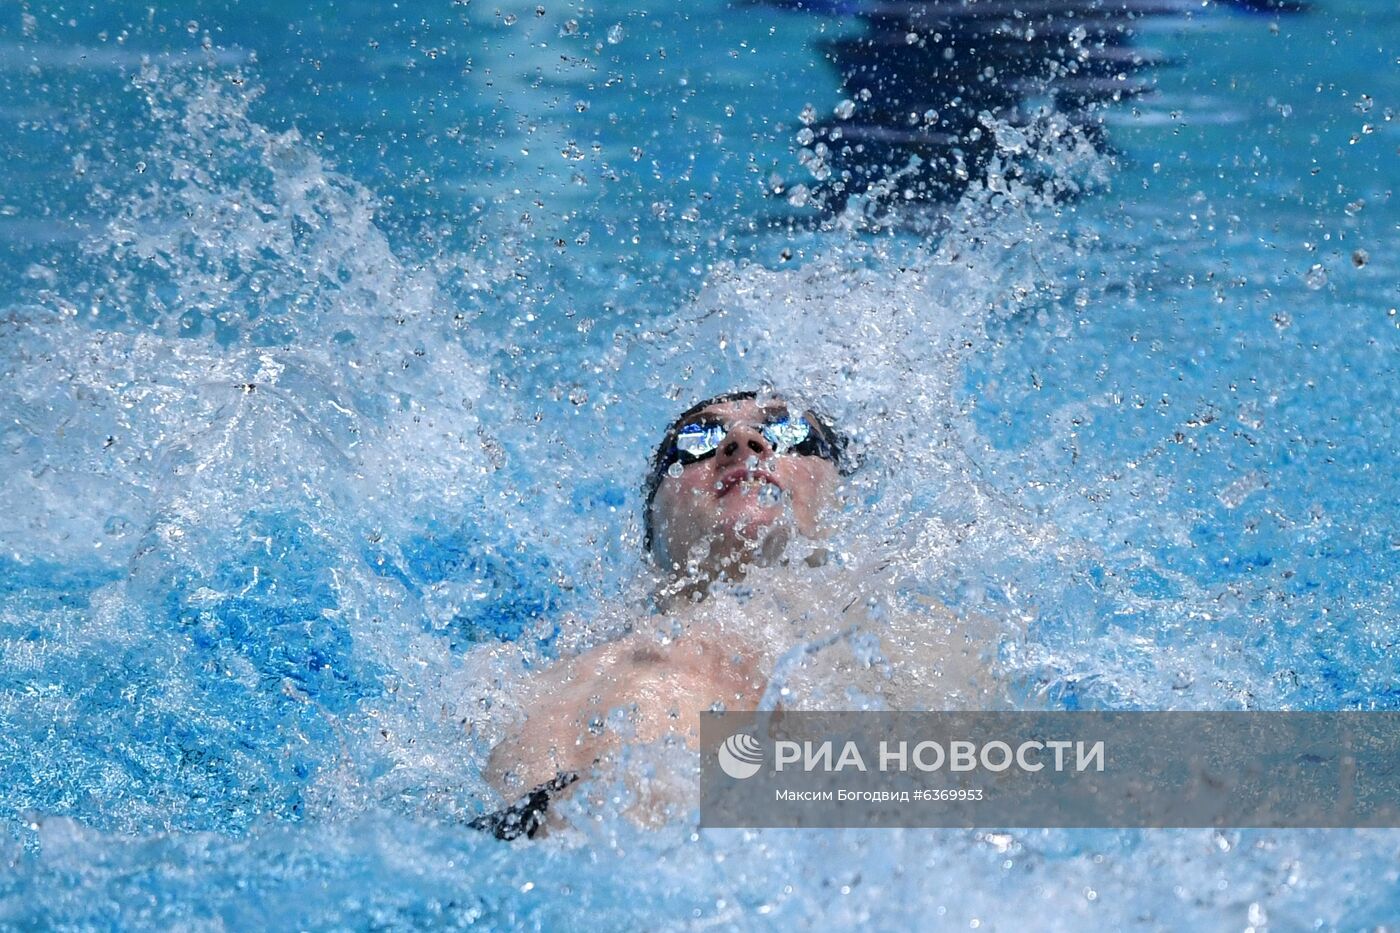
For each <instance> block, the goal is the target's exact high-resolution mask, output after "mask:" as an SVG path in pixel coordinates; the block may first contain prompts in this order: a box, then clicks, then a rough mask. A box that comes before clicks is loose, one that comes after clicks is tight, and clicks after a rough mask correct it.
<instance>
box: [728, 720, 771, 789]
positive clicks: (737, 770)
mask: <svg viewBox="0 0 1400 933" xmlns="http://www.w3.org/2000/svg"><path fill="white" fill-rule="evenodd" d="M719 766H720V769H721V770H722V771H723V772H724V773H725V774H727V775H729V776H730V777H732V778H734V779H735V780H738V781H742V780H743V779H744V778H751V777H753V776H754V775H755V774H757V773H758V769H759V768H761V767H763V746H762V745H759V744H758V739H756V738H754V737H753V736H751V735H749V734H748V733H747V732H736V733H734V734H733V735H731V736H730V737H729V738H727V739H725V740H724V744H723V745H721V746H720V747H719Z"/></svg>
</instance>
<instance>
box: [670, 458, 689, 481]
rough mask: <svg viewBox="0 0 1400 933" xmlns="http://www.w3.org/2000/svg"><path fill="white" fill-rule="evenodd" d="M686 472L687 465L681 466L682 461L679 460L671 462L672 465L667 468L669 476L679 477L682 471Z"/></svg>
mask: <svg viewBox="0 0 1400 933" xmlns="http://www.w3.org/2000/svg"><path fill="white" fill-rule="evenodd" d="M684 472H685V467H683V466H681V462H680V461H679V460H677V461H676V462H675V463H673V464H671V465H670V466H668V467H667V468H666V475H667V476H674V477H677V478H679V477H680V475H681V474H682V473H684Z"/></svg>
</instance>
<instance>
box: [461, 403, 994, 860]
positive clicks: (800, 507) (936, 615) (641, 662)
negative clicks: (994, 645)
mask: <svg viewBox="0 0 1400 933" xmlns="http://www.w3.org/2000/svg"><path fill="white" fill-rule="evenodd" d="M848 448H849V444H848V442H847V440H846V439H845V438H844V437H843V436H842V435H841V434H839V433H838V432H837V431H835V430H834V429H833V428H832V427H831V426H830V425H829V424H828V423H827V421H826V420H825V419H823V418H822V417H821V416H820V415H818V414H817V413H816V412H814V411H811V410H800V409H798V408H796V407H790V406H789V405H788V404H787V402H786V401H785V400H784V399H783V398H781V397H779V396H776V395H772V394H760V393H756V392H735V393H730V394H727V395H721V396H718V397H716V398H712V399H708V400H706V401H704V402H701V403H699V404H697V405H695V406H694V407H692V408H690V409H689V410H687V411H686V412H684V413H682V414H681V415H680V416H679V417H678V418H677V419H676V420H675V421H674V422H673V423H672V424H671V426H670V427H669V428H668V429H667V431H666V434H665V436H664V438H663V439H662V441H661V444H660V446H659V447H658V448H657V449H656V452H655V454H654V456H653V458H652V463H651V469H650V472H649V475H648V478H647V481H646V485H645V497H646V498H645V510H644V529H645V549H646V552H647V555H648V556H649V557H650V559H651V560H652V561H653V562H654V564H655V566H656V568H657V570H658V571H659V577H660V583H659V585H658V587H657V589H656V594H655V599H654V609H653V612H652V613H651V614H649V615H648V616H647V617H646V618H645V622H649V623H650V624H649V625H648V624H644V622H643V621H642V620H639V622H638V624H634V625H633V627H632V629H633V630H632V631H631V632H630V633H629V634H627V635H625V636H623V637H622V638H620V639H618V640H616V641H613V642H611V643H608V644H604V645H601V646H598V647H595V648H593V649H591V650H589V651H586V652H584V653H582V654H580V655H578V656H576V657H573V658H570V659H567V660H563V661H560V662H559V663H557V664H556V665H554V666H553V667H551V668H550V669H548V670H547V671H545V672H543V673H541V674H539V675H537V676H535V677H533V678H531V681H530V683H529V684H528V686H527V687H526V693H527V694H528V696H527V698H526V700H525V702H524V704H523V706H524V714H525V715H524V722H523V724H521V726H520V728H519V729H518V731H516V732H515V733H514V734H513V735H511V736H510V737H508V738H507V739H506V740H505V741H503V742H501V743H500V744H498V745H497V746H496V747H495V748H494V749H493V750H492V753H491V756H490V760H489V762H488V765H487V778H488V780H489V781H490V782H491V783H492V784H493V785H494V786H495V787H496V788H497V790H499V791H500V792H501V793H502V795H503V796H504V797H505V798H506V799H508V800H519V803H517V804H516V805H515V806H513V807H510V808H507V809H506V810H503V811H499V812H497V813H495V814H490V815H488V816H486V817H482V818H480V819H479V820H477V821H476V823H475V824H474V825H476V826H477V827H478V828H481V829H486V830H489V831H492V832H495V833H496V834H497V835H498V836H500V837H501V838H513V837H514V836H517V835H520V834H525V835H530V836H533V835H535V832H536V831H537V830H538V829H539V828H540V826H541V825H543V817H544V812H545V810H547V808H548V806H549V802H550V800H551V799H553V798H554V797H556V796H557V795H558V793H559V792H560V791H563V790H564V789H565V788H566V787H568V786H569V785H570V784H572V783H573V782H574V780H575V779H576V778H577V776H579V775H581V774H584V773H586V772H588V771H590V770H591V769H593V768H595V767H599V766H605V765H606V764H607V763H608V762H609V761H610V759H611V758H612V756H614V755H615V753H616V752H617V751H618V750H619V749H620V747H621V746H622V745H623V743H624V742H630V743H651V742H656V741H658V740H662V739H666V738H679V739H680V740H681V741H683V742H684V743H685V744H686V745H687V746H689V747H691V748H696V747H698V743H699V714H700V712H701V711H705V710H752V709H758V708H760V704H762V703H764V702H765V701H766V702H767V703H769V704H770V705H776V704H778V703H781V705H783V706H785V707H788V706H800V705H802V699H801V698H802V697H803V696H806V697H807V698H808V699H809V700H814V704H815V705H817V706H818V708H820V701H822V700H825V701H826V702H827V703H834V704H835V705H832V706H828V707H827V708H835V709H845V708H851V705H850V696H849V694H842V695H836V696H822V695H821V694H820V691H816V692H815V693H814V692H813V691H812V690H805V691H804V689H803V688H802V683H803V679H804V676H805V678H806V681H807V682H808V683H809V684H811V683H819V684H824V685H826V686H828V687H829V686H830V685H832V684H836V685H846V686H851V685H856V684H859V685H860V686H861V688H862V689H863V690H865V691H866V693H867V694H868V695H877V696H878V697H880V698H882V699H883V700H894V701H896V702H900V701H906V700H907V699H908V697H901V696H900V695H899V694H900V688H901V677H900V676H896V675H895V674H894V673H892V670H893V667H892V665H890V664H888V663H877V662H886V661H888V660H891V659H895V658H903V659H905V660H906V661H911V660H912V661H914V662H916V663H914V664H913V665H912V667H911V666H910V665H906V667H911V669H909V670H906V671H904V676H903V680H904V681H909V680H911V679H912V680H913V681H914V682H916V683H917V684H920V685H924V686H927V685H931V684H932V685H937V684H940V683H941V684H945V685H948V684H952V685H955V686H956V687H958V688H961V687H965V686H966V685H967V684H970V683H972V682H973V681H974V680H975V679H976V669H977V667H978V664H977V658H976V657H975V651H974V650H973V647H974V642H973V640H972V639H970V638H968V637H967V632H966V631H964V626H962V625H961V623H960V622H959V621H958V620H957V619H956V618H955V617H953V616H952V614H951V613H950V612H948V611H947V610H946V609H942V607H936V611H935V608H933V607H928V606H925V611H924V612H922V613H920V614H917V615H916V614H911V613H907V612H906V613H903V614H902V615H901V614H897V613H895V614H892V613H880V615H882V619H881V624H880V625H878V626H876V625H874V624H873V623H872V620H871V619H870V618H869V608H870V607H871V606H872V605H876V604H878V602H879V600H878V599H873V598H871V593H872V592H873V591H876V590H879V589H881V588H883V589H884V590H885V591H888V590H889V589H890V588H891V587H890V586H889V582H888V581H887V580H884V579H882V578H881V577H880V574H879V572H878V571H879V570H880V569H883V567H884V566H885V565H879V566H878V567H877V568H876V569H875V570H874V571H861V570H859V569H856V570H854V571H853V570H852V568H850V567H845V568H840V569H836V568H828V567H827V566H826V565H827V563H828V555H827V552H826V549H825V546H824V542H825V541H826V539H827V538H828V537H829V534H830V528H829V525H828V520H829V519H830V518H831V517H832V515H833V513H834V512H835V511H836V506H837V505H838V504H839V503H838V490H839V488H840V485H841V480H842V478H843V475H848V474H850V473H851V472H852V471H853V469H854V463H853V458H852V457H851V455H850V454H849V452H848ZM759 591H761V592H762V595H761V596H759V595H758V593H759ZM901 623H902V624H901ZM872 628H879V629H880V633H879V634H880V637H879V638H878V639H877V641H878V646H879V647H878V650H874V651H871V650H866V651H864V652H858V651H857V650H856V648H857V646H858V644H859V640H858V639H857V638H856V637H853V636H855V635H856V634H858V633H860V632H862V631H867V632H868V630H869V629H872ZM848 636H850V637H848ZM858 655H860V656H858ZM904 685H905V686H907V685H908V684H907V683H905V684H904ZM779 688H780V689H779ZM958 692H959V691H958V689H952V690H945V691H944V692H943V693H942V694H940V695H939V697H940V698H939V699H935V700H934V701H933V706H926V707H925V708H933V707H935V706H936V707H938V708H952V707H953V706H956V705H958V704H957V702H956V700H957V699H958ZM776 697H780V698H781V699H780V700H779V699H775V698H776ZM886 707H887V708H888V703H887V704H886ZM896 708H899V707H896ZM906 708H907V707H906ZM619 713H620V714H621V721H622V723H623V724H624V726H625V727H624V728H621V729H619V728H617V725H618V720H617V718H616V716H617V714H619Z"/></svg>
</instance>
